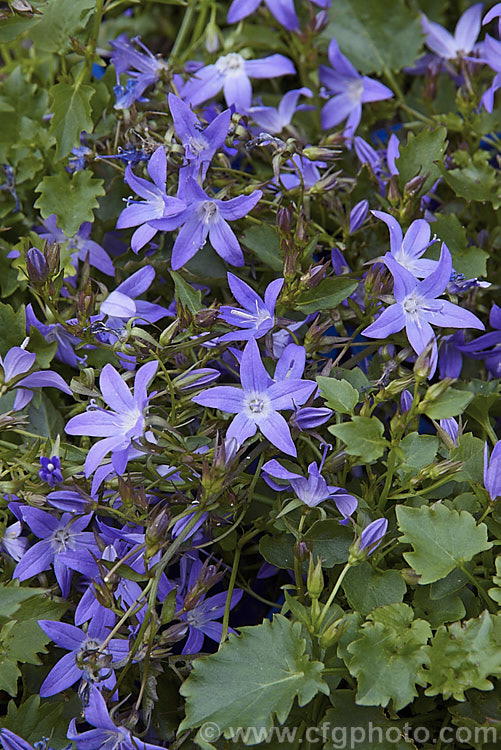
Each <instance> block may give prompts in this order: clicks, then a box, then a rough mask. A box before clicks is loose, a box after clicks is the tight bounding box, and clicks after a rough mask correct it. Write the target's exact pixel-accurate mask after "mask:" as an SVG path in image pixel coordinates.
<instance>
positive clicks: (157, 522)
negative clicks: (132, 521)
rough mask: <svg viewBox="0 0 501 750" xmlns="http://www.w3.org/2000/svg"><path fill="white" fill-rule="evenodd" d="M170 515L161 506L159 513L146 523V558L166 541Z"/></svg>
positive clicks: (151, 555)
mask: <svg viewBox="0 0 501 750" xmlns="http://www.w3.org/2000/svg"><path fill="white" fill-rule="evenodd" d="M169 521H170V516H169V512H168V510H167V509H166V508H162V509H161V510H160V512H159V513H157V515H156V516H155V517H154V518H153V520H152V521H151V522H150V523H149V524H148V526H147V528H146V534H145V542H146V550H145V556H146V558H149V557H153V555H155V554H156V553H157V552H158V550H159V549H161V548H162V547H163V545H164V544H165V542H166V541H167V538H168V535H167V528H168V526H169Z"/></svg>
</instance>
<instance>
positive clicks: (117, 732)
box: [67, 685, 160, 750]
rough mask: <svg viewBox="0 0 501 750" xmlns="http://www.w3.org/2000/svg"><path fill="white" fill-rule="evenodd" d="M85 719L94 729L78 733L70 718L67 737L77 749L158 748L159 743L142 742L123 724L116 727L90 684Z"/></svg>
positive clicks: (101, 698)
mask: <svg viewBox="0 0 501 750" xmlns="http://www.w3.org/2000/svg"><path fill="white" fill-rule="evenodd" d="M85 721H86V722H87V723H88V724H90V725H91V726H92V727H94V729H89V730H87V731H86V732H81V733H78V732H77V730H76V721H75V719H72V720H71V723H70V726H69V729H68V734H67V737H68V739H69V740H72V741H73V742H74V743H75V744H76V746H77V749H78V750H92V748H100V750H160V746H159V745H152V744H151V743H150V742H143V741H142V740H139V739H138V738H137V737H134V736H133V735H132V734H131V731H130V729H127V728H126V727H124V726H121V727H117V726H116V724H114V722H113V721H112V719H111V717H110V715H109V713H108V709H107V708H106V702H105V700H104V698H103V696H102V695H101V693H100V692H99V690H98V689H97V688H96V686H95V685H93V686H92V688H91V692H90V696H89V703H88V705H87V706H86V708H85Z"/></svg>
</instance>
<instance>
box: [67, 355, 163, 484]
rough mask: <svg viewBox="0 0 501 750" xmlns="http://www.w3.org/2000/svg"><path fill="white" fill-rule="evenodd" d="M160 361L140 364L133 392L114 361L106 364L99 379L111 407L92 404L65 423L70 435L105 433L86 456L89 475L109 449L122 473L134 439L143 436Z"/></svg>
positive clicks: (130, 455)
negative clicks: (147, 390)
mask: <svg viewBox="0 0 501 750" xmlns="http://www.w3.org/2000/svg"><path fill="white" fill-rule="evenodd" d="M157 367H158V362H148V363H147V364H145V365H143V366H142V367H140V368H139V370H138V371H137V373H136V377H135V380H134V395H132V394H131V392H130V390H129V388H128V387H127V385H126V383H125V381H124V380H123V379H122V377H121V376H120V375H119V373H118V372H117V371H116V370H115V368H114V367H113V365H110V364H106V365H105V366H104V367H103V369H102V371H101V377H100V379H99V385H100V387H101V393H102V395H103V399H104V401H105V402H106V403H107V404H108V406H109V407H110V408H111V410H110V411H106V409H101V408H100V407H97V406H95V405H94V404H91V405H90V407H87V411H86V412H85V413H84V414H77V416H76V417H73V418H72V419H70V421H69V422H68V424H67V425H66V427H65V431H66V432H67V433H68V435H90V436H94V437H102V438H104V440H100V441H99V442H98V443H95V444H94V445H93V446H92V448H91V449H90V451H89V453H88V454H87V458H86V459H85V476H86V477H88V476H90V475H91V474H92V473H93V472H94V471H95V470H96V468H97V467H98V466H99V464H100V463H101V461H102V460H103V458H104V457H105V456H107V455H108V453H109V452H110V451H111V452H112V459H111V460H112V464H113V467H114V469H115V471H116V472H117V474H123V472H124V471H125V467H126V465H127V461H128V460H129V458H131V457H132V456H133V455H135V453H134V451H135V450H136V449H134V448H133V445H132V441H133V440H138V439H139V438H141V437H143V433H144V429H145V416H144V412H145V410H146V409H147V407H148V402H149V398H150V397H149V396H148V394H147V393H146V388H147V386H148V385H149V383H150V382H151V380H152V378H153V376H154V375H155V373H156V371H157Z"/></svg>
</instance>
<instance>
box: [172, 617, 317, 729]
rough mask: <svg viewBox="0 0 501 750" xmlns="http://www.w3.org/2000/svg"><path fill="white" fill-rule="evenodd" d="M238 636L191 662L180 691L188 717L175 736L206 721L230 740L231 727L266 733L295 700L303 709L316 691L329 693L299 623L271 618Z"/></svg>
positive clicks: (244, 629)
mask: <svg viewBox="0 0 501 750" xmlns="http://www.w3.org/2000/svg"><path fill="white" fill-rule="evenodd" d="M241 633H242V635H240V636H236V635H230V637H229V640H228V641H227V642H226V643H223V645H222V646H221V648H220V649H219V651H218V652H217V653H216V654H211V655H210V656H201V657H199V658H198V659H196V661H195V662H194V663H193V671H192V672H191V674H190V676H189V677H188V679H187V680H186V681H185V682H184V683H183V685H182V687H181V690H180V692H181V695H183V696H184V697H185V698H186V716H185V718H184V720H183V721H182V723H181V725H180V727H179V732H183V731H184V730H186V729H191V728H194V727H199V726H200V725H201V724H203V723H204V722H209V721H210V722H214V723H215V724H216V725H217V726H218V728H219V730H220V732H221V733H222V734H224V736H225V737H226V739H229V738H231V737H232V736H234V730H232V728H235V729H236V728H238V727H243V728H246V727H254V728H255V729H257V730H259V729H260V728H262V727H263V728H267V729H269V728H270V727H272V726H273V722H274V717H276V719H277V721H278V722H279V723H281V724H282V723H283V722H284V721H285V720H286V719H287V716H288V715H289V712H290V710H291V707H292V704H293V701H294V699H295V698H297V701H298V704H299V705H300V706H304V705H306V704H307V703H309V702H310V701H311V700H312V698H313V697H314V696H315V695H316V694H317V693H318V692H322V693H324V694H327V693H328V687H327V685H326V683H325V682H324V681H323V680H322V679H321V674H322V670H323V664H322V663H321V662H319V661H311V660H310V657H309V656H308V654H307V653H305V650H306V641H305V640H304V638H301V624H300V623H294V625H293V624H292V623H291V622H290V620H287V619H286V618H285V617H283V616H282V615H275V616H274V618H273V622H270V621H269V620H265V621H264V622H263V623H262V624H261V625H255V626H247V627H243V628H241ZM197 738H198V735H197V737H196V738H195V742H196V741H197ZM202 739H203V738H202ZM212 739H216V738H215V737H214V738H212V737H211V740H212Z"/></svg>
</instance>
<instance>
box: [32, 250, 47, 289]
mask: <svg viewBox="0 0 501 750" xmlns="http://www.w3.org/2000/svg"><path fill="white" fill-rule="evenodd" d="M26 270H27V271H28V276H29V279H30V281H31V283H32V284H33V285H34V286H42V285H43V284H45V282H46V281H47V279H48V278H49V266H48V265H47V261H46V260H45V258H44V256H43V254H42V253H41V252H40V250H38V248H36V247H30V249H29V250H28V252H27V253H26Z"/></svg>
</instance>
